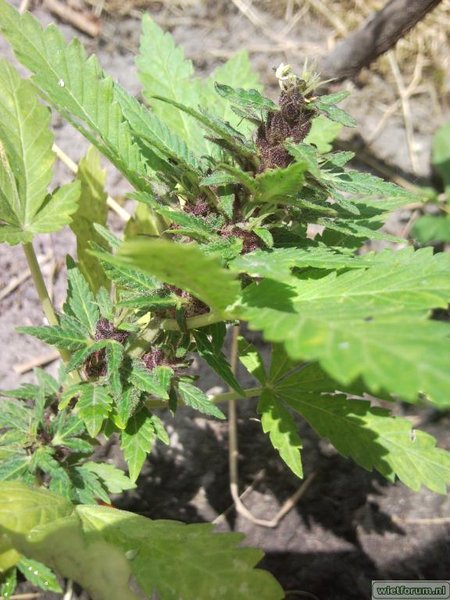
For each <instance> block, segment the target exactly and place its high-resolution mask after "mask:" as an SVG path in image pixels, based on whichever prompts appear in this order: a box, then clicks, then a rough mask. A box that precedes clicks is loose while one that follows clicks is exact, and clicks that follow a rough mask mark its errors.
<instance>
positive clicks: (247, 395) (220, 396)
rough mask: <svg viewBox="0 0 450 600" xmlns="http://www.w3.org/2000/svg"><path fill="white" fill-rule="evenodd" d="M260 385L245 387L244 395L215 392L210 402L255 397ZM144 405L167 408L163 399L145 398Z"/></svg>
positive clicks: (259, 390) (231, 392) (216, 402)
mask: <svg viewBox="0 0 450 600" xmlns="http://www.w3.org/2000/svg"><path fill="white" fill-rule="evenodd" d="M261 391H262V388H261V387H253V388H247V389H246V390H244V392H245V395H244V396H243V395H242V394H238V393H237V392H234V391H230V392H224V393H223V394H216V395H215V396H212V397H211V398H209V400H210V402H212V403H213V404H220V403H221V402H230V401H231V400H245V399H247V398H255V397H256V396H259V395H260V394H261ZM145 404H146V406H147V408H148V409H150V410H154V409H156V408H167V402H166V401H165V400H147V401H146V403H145Z"/></svg>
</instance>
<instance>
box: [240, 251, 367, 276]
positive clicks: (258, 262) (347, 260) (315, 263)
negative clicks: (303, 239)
mask: <svg viewBox="0 0 450 600" xmlns="http://www.w3.org/2000/svg"><path fill="white" fill-rule="evenodd" d="M366 266H368V265H367V264H364V263H363V262H362V261H358V258H357V257H354V256H352V255H351V254H339V253H337V252H335V251H333V250H332V249H331V248H328V247H327V246H325V245H321V246H309V247H305V248H274V249H272V250H255V251H254V252H249V253H248V254H244V255H241V256H238V257H237V258H235V259H234V260H233V261H232V262H231V263H230V264H229V267H230V268H231V270H232V271H238V272H240V273H248V274H249V275H251V276H253V277H266V278H268V279H275V280H277V281H284V280H286V278H287V279H289V277H290V276H291V274H292V273H291V271H292V269H293V268H294V267H297V268H307V267H313V268H315V269H327V270H331V269H352V268H354V269H357V268H364V267H366Z"/></svg>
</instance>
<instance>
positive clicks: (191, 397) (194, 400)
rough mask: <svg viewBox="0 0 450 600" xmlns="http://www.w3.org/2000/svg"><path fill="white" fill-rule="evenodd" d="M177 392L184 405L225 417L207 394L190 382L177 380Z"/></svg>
mask: <svg viewBox="0 0 450 600" xmlns="http://www.w3.org/2000/svg"><path fill="white" fill-rule="evenodd" d="M178 393H179V394H180V397H181V399H182V400H183V402H184V404H186V406H190V407H191V408H194V409H195V410H198V411H199V412H201V413H203V414H205V415H211V416H212V417H216V418H217V419H225V415H224V414H223V412H222V411H221V410H220V408H218V407H217V406H216V405H215V404H213V403H212V402H211V400H210V399H209V398H208V396H207V395H206V394H205V393H204V392H202V391H201V390H200V389H199V388H198V387H196V386H195V385H192V383H189V382H187V381H179V382H178Z"/></svg>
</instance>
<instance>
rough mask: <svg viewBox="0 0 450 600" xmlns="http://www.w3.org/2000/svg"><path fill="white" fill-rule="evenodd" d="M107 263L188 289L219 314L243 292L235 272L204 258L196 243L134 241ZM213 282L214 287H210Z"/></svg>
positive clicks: (212, 259) (128, 243)
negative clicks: (136, 270) (142, 272)
mask: <svg viewBox="0 0 450 600" xmlns="http://www.w3.org/2000/svg"><path fill="white" fill-rule="evenodd" d="M103 258H104V259H105V260H106V257H103ZM108 261H110V263H111V264H113V265H118V266H123V267H125V268H127V267H128V268H135V269H140V270H142V271H144V272H146V273H149V274H151V275H153V276H155V277H157V278H158V279H160V280H161V281H164V282H166V283H170V284H172V285H175V286H177V287H179V288H181V289H185V290H187V291H188V292H190V293H191V294H193V295H194V296H196V297H197V298H199V299H200V300H203V302H205V303H206V304H208V305H209V306H211V308H213V309H215V310H217V311H223V310H224V309H225V308H226V307H227V306H228V305H229V304H232V303H233V302H234V301H235V300H236V298H237V295H238V293H239V289H240V284H239V282H238V281H237V280H236V279H235V276H234V275H233V274H232V273H230V272H229V271H227V270H225V269H223V268H222V267H221V266H220V263H219V261H218V260H217V259H216V258H215V257H209V256H205V255H204V254H203V253H202V252H201V251H200V249H199V247H198V246H196V245H194V244H175V243H173V242H169V241H167V240H163V239H161V240H133V241H129V242H125V243H124V244H123V245H122V246H121V248H120V252H119V255H118V256H114V257H113V256H110V257H108ZM211 281H214V286H211V285H210V283H211Z"/></svg>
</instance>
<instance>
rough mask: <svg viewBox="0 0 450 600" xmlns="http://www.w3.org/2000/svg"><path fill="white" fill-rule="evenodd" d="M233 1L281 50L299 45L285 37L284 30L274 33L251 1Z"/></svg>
mask: <svg viewBox="0 0 450 600" xmlns="http://www.w3.org/2000/svg"><path fill="white" fill-rule="evenodd" d="M231 1H232V2H233V4H234V5H235V6H236V8H238V9H239V10H240V11H241V13H242V14H243V15H244V16H245V17H246V18H247V19H248V20H249V21H250V22H251V23H252V24H253V25H254V26H255V27H256V28H257V29H260V30H261V31H262V32H263V33H264V35H265V36H266V37H267V38H268V39H270V40H272V42H275V43H276V44H278V45H279V46H280V51H282V52H287V51H288V50H292V49H295V48H296V47H297V45H298V44H297V43H296V42H294V41H293V40H286V39H284V36H283V32H280V33H274V32H273V31H272V29H271V28H270V27H269V25H268V23H267V22H266V19H264V17H263V16H262V15H261V14H260V12H259V11H257V10H256V9H255V8H254V7H253V6H252V4H251V2H248V1H247V0H231Z"/></svg>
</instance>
